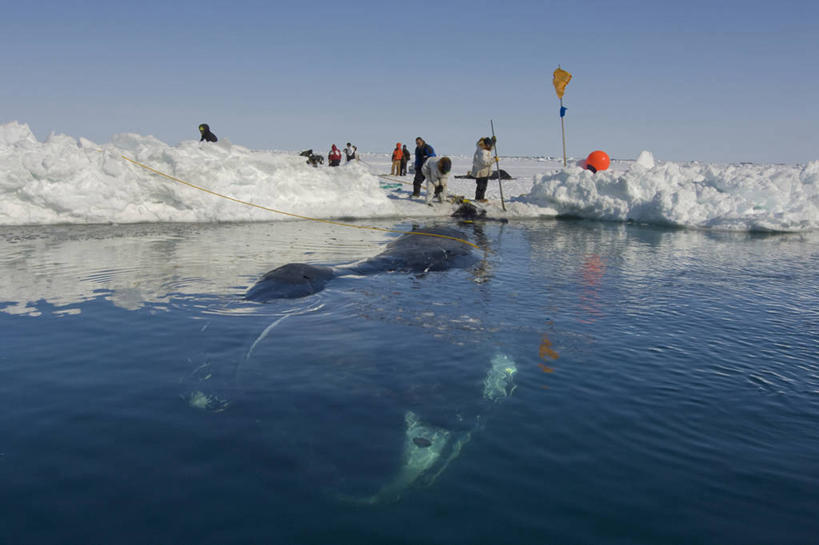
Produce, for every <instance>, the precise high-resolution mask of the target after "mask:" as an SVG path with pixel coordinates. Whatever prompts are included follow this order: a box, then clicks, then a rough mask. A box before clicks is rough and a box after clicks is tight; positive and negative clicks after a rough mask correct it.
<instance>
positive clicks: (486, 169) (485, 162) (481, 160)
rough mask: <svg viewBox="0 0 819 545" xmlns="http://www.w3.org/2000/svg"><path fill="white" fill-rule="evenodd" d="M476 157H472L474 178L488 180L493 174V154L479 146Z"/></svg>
mask: <svg viewBox="0 0 819 545" xmlns="http://www.w3.org/2000/svg"><path fill="white" fill-rule="evenodd" d="M477 147H478V149H476V150H475V155H473V156H472V176H474V177H475V178H488V177H489V176H490V175H491V174H492V152H491V151H489V150H488V149H483V148H482V147H481V145H480V144H478V146H477Z"/></svg>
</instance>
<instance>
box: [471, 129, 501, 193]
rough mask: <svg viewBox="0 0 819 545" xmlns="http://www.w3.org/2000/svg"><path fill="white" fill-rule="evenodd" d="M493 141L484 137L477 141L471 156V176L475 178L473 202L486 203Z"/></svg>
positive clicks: (490, 173)
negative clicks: (473, 153)
mask: <svg viewBox="0 0 819 545" xmlns="http://www.w3.org/2000/svg"><path fill="white" fill-rule="evenodd" d="M494 144H495V141H494V140H492V138H489V137H486V138H481V139H480V140H478V144H477V149H476V150H475V155H473V156H472V173H471V174H472V176H474V177H475V200H476V201H478V202H486V185H487V183H488V181H489V177H490V176H491V175H492V153H491V151H492V146H493V145H494Z"/></svg>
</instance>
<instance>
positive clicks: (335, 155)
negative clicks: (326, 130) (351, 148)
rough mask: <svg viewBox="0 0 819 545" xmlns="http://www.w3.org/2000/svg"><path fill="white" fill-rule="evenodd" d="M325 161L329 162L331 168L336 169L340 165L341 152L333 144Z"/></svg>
mask: <svg viewBox="0 0 819 545" xmlns="http://www.w3.org/2000/svg"><path fill="white" fill-rule="evenodd" d="M327 160H328V161H329V162H330V166H331V167H337V166H338V165H340V164H341V150H340V149H338V148H337V147H336V145H335V144H333V149H331V150H330V153H329V154H327Z"/></svg>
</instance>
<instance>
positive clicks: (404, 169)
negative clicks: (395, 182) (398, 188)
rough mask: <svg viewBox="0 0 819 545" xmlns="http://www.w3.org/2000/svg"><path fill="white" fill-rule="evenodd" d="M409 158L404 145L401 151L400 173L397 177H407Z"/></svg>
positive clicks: (408, 151)
mask: <svg viewBox="0 0 819 545" xmlns="http://www.w3.org/2000/svg"><path fill="white" fill-rule="evenodd" d="M409 158H410V150H408V149H407V145H406V144H404V148H403V149H402V150H401V172H400V173H399V174H398V175H399V176H406V175H407V163H408V162H409Z"/></svg>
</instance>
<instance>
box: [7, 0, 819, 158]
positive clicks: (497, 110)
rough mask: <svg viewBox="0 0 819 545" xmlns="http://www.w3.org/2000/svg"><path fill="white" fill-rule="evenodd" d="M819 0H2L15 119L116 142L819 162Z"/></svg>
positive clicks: (45, 130)
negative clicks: (209, 132) (490, 138)
mask: <svg viewBox="0 0 819 545" xmlns="http://www.w3.org/2000/svg"><path fill="white" fill-rule="evenodd" d="M816 6H817V4H816V3H815V2H812V1H807V0H805V1H799V2H796V1H789V0H782V1H779V2H776V3H774V2H754V1H749V2H734V1H731V2H720V1H718V0H712V1H711V2H701V1H699V0H692V1H679V2H673V3H672V2H662V1H646V2H637V1H629V0H622V1H618V2H606V1H591V0H589V1H581V2H549V1H539V2H537V1H514V0H511V1H506V2H498V1H494V2H484V1H479V0H478V1H471V2H462V1H451V2H447V1H444V0H442V1H440V2H427V1H418V2H414V3H413V2H371V1H360V2H354V1H347V2H332V3H328V2H323V1H315V2H310V3H301V2H277V1H268V2H261V1H260V2H242V1H236V2H208V1H204V0H203V1H197V2H187V1H185V2H173V1H166V2H151V1H143V2H129V3H127V4H125V3H119V2H110V1H109V2H97V1H85V2H82V1H62V2H36V1H31V2H26V3H23V2H4V6H3V17H2V19H0V73H2V76H3V77H2V84H0V122H3V123H4V122H8V121H12V120H17V121H20V122H24V123H28V124H29V126H30V127H31V128H32V130H33V131H34V132H35V134H36V135H37V137H38V138H40V139H43V138H45V137H47V136H48V134H49V133H50V132H52V131H55V132H59V133H65V134H69V135H72V136H76V137H79V136H84V137H86V138H90V139H91V140H94V141H95V142H98V143H104V142H107V141H109V140H110V138H111V136H113V135H114V134H117V133H121V132H136V133H141V134H152V135H154V136H156V137H157V138H160V139H161V140H163V141H165V142H168V143H170V144H175V143H177V142H179V141H181V140H186V139H190V138H197V137H198V134H197V130H196V127H197V125H198V124H199V123H201V122H207V123H209V124H210V125H211V127H212V129H213V131H214V132H215V133H216V134H217V135H218V136H219V137H220V138H228V139H229V140H230V141H232V142H233V143H235V144H240V145H243V146H247V147H251V148H257V149H287V150H300V149H306V148H314V149H317V150H321V151H326V150H327V149H329V147H330V144H333V143H335V144H338V145H343V144H344V143H345V142H347V141H351V142H353V143H355V144H357V145H358V146H359V148H360V149H361V150H363V151H382V152H385V153H386V152H388V151H389V150H391V149H392V147H393V146H394V145H395V142H398V141H401V142H412V141H413V139H414V138H415V137H416V136H424V137H425V138H426V139H427V141H428V142H430V143H431V144H432V145H433V146H435V148H436V150H437V151H438V152H439V154H443V153H450V154H465V153H471V152H472V150H473V149H474V144H475V141H476V140H477V139H478V138H479V137H481V136H485V135H487V134H488V133H489V120H490V119H494V121H495V127H496V131H497V133H498V138H499V143H498V149H499V151H500V153H501V154H502V155H503V154H506V155H552V156H559V155H560V154H561V140H560V118H559V117H558V108H559V102H558V99H557V97H556V96H555V93H554V89H553V88H552V83H551V78H552V72H553V71H554V69H555V68H556V67H557V66H558V64H560V65H561V66H562V67H563V68H565V69H566V70H568V71H570V72H572V74H573V75H574V78H573V80H572V82H571V83H570V84H569V87H568V89H567V91H566V95H565V97H564V102H565V105H566V106H567V108H568V113H567V117H566V126H567V148H568V149H567V151H568V153H569V155H570V156H575V157H581V156H585V155H586V154H587V153H588V152H590V151H592V150H594V149H603V150H606V151H607V152H608V153H609V154H610V155H612V156H613V157H615V158H635V157H636V156H637V154H638V153H639V152H640V151H641V150H643V149H648V150H650V151H652V152H653V153H654V155H655V156H656V158H657V159H660V160H680V161H682V160H700V161H709V162H728V161H755V162H789V163H793V162H800V163H804V162H807V161H811V160H818V159H819V137H817V130H819V7H816Z"/></svg>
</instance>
